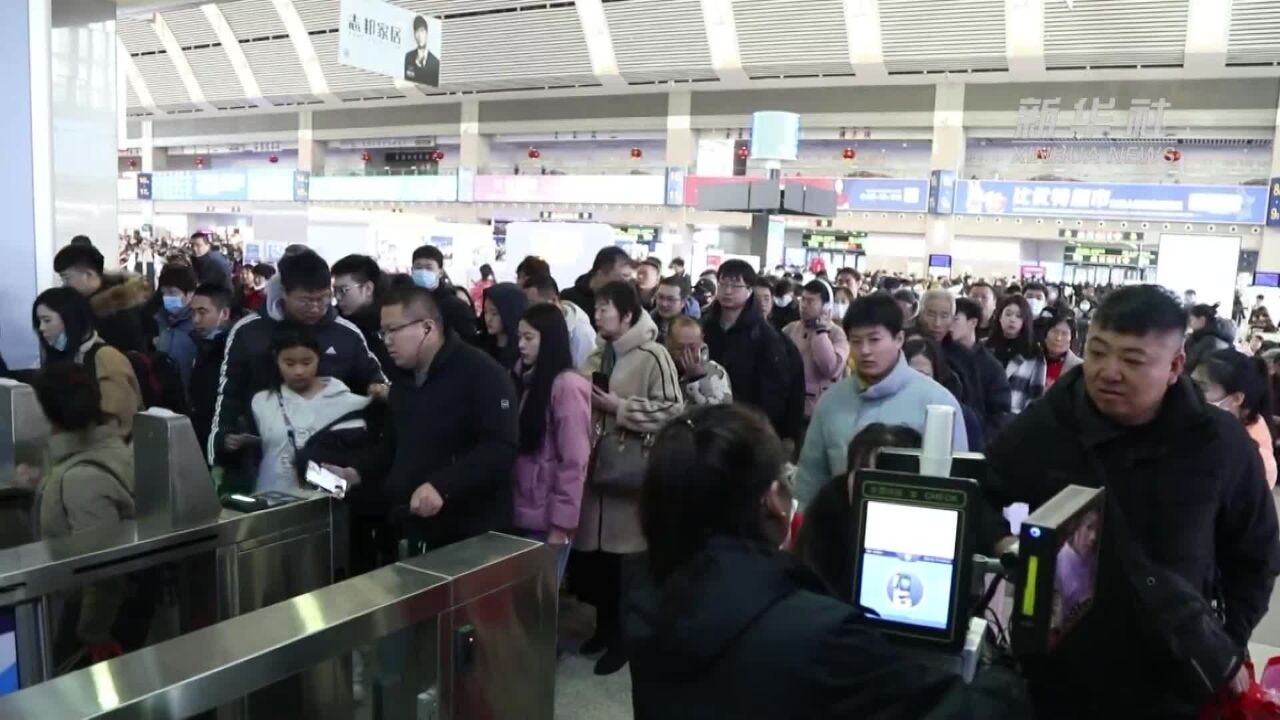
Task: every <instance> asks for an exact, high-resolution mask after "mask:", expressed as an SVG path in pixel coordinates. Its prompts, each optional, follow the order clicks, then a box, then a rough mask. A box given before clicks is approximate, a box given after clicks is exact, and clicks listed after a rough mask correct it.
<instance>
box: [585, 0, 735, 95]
mask: <svg viewBox="0 0 1280 720" xmlns="http://www.w3.org/2000/svg"><path fill="white" fill-rule="evenodd" d="M604 14H605V18H606V19H607V20H608V21H609V37H610V39H611V40H612V41H613V53H614V55H615V56H616V57H617V59H618V70H619V72H621V73H622V77H623V78H625V79H626V80H627V81H628V82H653V81H661V80H700V79H704V78H714V77H716V72H715V70H713V69H712V68H711V51H710V49H709V48H708V47H707V33H706V30H705V29H703V26H702V4H701V3H700V2H699V1H698V0H631V1H630V2H614V3H608V4H606V5H605V6H604Z"/></svg>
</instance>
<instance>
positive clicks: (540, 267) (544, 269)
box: [516, 255, 551, 287]
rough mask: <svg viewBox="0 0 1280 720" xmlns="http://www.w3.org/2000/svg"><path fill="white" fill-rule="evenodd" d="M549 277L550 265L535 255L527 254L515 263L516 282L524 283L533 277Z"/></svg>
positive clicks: (520, 284)
mask: <svg viewBox="0 0 1280 720" xmlns="http://www.w3.org/2000/svg"><path fill="white" fill-rule="evenodd" d="M544 276H545V277H551V265H549V264H548V263H547V261H546V260H543V259H542V258H540V257H538V256H537V255H528V256H526V257H525V259H523V260H521V261H520V264H519V265H516V284H517V285H519V286H520V287H524V284H525V283H526V282H528V281H529V280H531V279H533V278H539V277H544Z"/></svg>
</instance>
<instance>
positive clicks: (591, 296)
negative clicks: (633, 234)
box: [560, 245, 635, 327]
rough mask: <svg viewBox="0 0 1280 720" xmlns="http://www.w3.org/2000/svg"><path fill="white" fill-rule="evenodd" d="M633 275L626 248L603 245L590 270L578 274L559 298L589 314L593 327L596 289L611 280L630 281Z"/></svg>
mask: <svg viewBox="0 0 1280 720" xmlns="http://www.w3.org/2000/svg"><path fill="white" fill-rule="evenodd" d="M634 275H635V263H634V262H633V261H632V260H631V256H630V255H628V254H627V251H626V250H623V249H622V248H620V247H618V246H616V245H610V246H608V247H603V248H600V251H599V252H597V253H596V259H595V261H593V262H592V263H591V270H590V271H589V272H587V273H586V274H584V275H581V276H579V277H578V279H577V280H576V281H574V283H573V287H571V288H569V289H568V290H565V291H563V292H561V293H560V298H561V299H562V300H568V301H569V302H571V303H573V304H574V305H577V306H578V307H580V308H582V309H583V310H585V311H586V312H587V314H589V315H591V326H592V327H595V307H596V290H599V289H600V288H602V287H604V286H605V285H607V284H609V283H611V282H616V281H622V282H631V280H632V277H633V276H634Z"/></svg>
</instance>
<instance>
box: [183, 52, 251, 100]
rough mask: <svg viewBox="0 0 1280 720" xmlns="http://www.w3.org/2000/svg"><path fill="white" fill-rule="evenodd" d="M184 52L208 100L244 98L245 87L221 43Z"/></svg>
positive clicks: (192, 72)
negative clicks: (242, 85)
mask: <svg viewBox="0 0 1280 720" xmlns="http://www.w3.org/2000/svg"><path fill="white" fill-rule="evenodd" d="M184 54H185V55H186V56H187V62H188V63H190V64H191V74H193V75H195V76H196V82H198V83H199V84H200V89H201V90H203V91H204V97H205V99H206V100H208V101H209V102H217V101H222V100H237V99H242V98H244V88H242V87H241V86H240V79H239V78H237V77H236V71H235V68H233V67H231V61H230V60H228V59H227V53H226V51H224V50H223V49H222V46H221V45H217V46H215V47H206V48H199V49H195V50H187V51H186V52H185V53H184Z"/></svg>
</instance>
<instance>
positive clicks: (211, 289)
mask: <svg viewBox="0 0 1280 720" xmlns="http://www.w3.org/2000/svg"><path fill="white" fill-rule="evenodd" d="M188 307H189V308H190V309H191V324H192V330H191V339H192V341H193V342H194V343H195V348H196V354H195V362H194V363H193V364H192V366H191V380H190V382H189V383H188V385H187V396H188V397H189V398H190V399H191V426H192V427H193V428H194V429H195V431H196V439H197V440H199V441H200V447H204V446H205V445H206V444H207V443H208V442H209V429H210V427H212V425H213V406H214V404H215V403H216V402H217V400H218V376H219V374H220V372H219V371H220V370H221V369H222V360H223V357H224V356H225V355H226V353H227V328H228V327H230V326H231V291H230V290H228V289H226V288H224V287H222V286H221V285H219V284H216V283H208V284H205V285H201V286H200V287H198V288H196V291H195V292H194V293H192V294H191V302H190V303H189V304H188Z"/></svg>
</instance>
